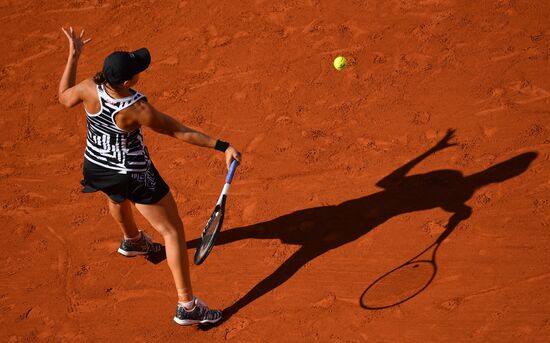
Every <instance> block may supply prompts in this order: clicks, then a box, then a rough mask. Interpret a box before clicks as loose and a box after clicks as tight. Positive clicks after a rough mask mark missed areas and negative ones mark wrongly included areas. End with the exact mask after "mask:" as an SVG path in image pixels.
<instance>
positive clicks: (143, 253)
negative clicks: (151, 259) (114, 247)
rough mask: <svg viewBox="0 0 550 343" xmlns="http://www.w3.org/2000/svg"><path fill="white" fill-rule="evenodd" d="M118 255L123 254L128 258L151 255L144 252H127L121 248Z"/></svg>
mask: <svg viewBox="0 0 550 343" xmlns="http://www.w3.org/2000/svg"><path fill="white" fill-rule="evenodd" d="M118 253H119V254H121V255H124V256H126V257H134V256H139V255H148V254H149V253H148V252H143V251H126V250H122V249H120V248H118Z"/></svg>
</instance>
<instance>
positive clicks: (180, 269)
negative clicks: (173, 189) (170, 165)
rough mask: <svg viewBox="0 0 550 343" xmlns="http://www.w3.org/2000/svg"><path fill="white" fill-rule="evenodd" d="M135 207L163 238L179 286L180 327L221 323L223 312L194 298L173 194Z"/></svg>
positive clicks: (185, 248) (181, 223)
mask: <svg viewBox="0 0 550 343" xmlns="http://www.w3.org/2000/svg"><path fill="white" fill-rule="evenodd" d="M135 206H136V208H137V209H138V210H139V211H140V212H141V214H142V215H143V216H144V217H145V218H146V219H147V220H148V221H149V223H151V225H152V226H153V227H154V228H155V229H156V230H157V231H158V232H159V233H160V234H161V235H162V237H163V238H164V244H165V245H166V260H167V262H168V267H169V268H170V271H171V272H172V276H173V278H174V283H175V284H176V289H177V292H178V300H179V303H178V307H177V308H176V316H175V317H174V320H175V321H176V322H177V323H178V324H181V325H189V324H197V323H215V322H217V321H219V320H220V319H221V311H218V310H210V309H209V308H208V306H206V305H205V304H204V303H203V302H201V301H200V300H199V299H198V298H196V297H195V296H194V295H193V289H192V287H191V278H190V276H189V258H188V256H187V246H186V242H185V233H184V231H183V222H182V221H181V218H180V216H179V213H178V208H177V205H176V202H175V201H174V198H173V197H172V193H170V192H168V193H167V194H166V195H165V196H164V197H163V198H162V199H161V200H160V201H158V202H157V203H155V204H147V205H146V204H138V203H136V204H135Z"/></svg>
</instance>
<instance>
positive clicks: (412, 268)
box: [360, 260, 437, 310]
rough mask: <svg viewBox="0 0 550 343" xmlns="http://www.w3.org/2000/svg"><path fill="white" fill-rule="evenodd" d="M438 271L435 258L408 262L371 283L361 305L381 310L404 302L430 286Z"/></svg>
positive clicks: (369, 308) (362, 297)
mask: <svg viewBox="0 0 550 343" xmlns="http://www.w3.org/2000/svg"><path fill="white" fill-rule="evenodd" d="M436 272H437V266H436V265H435V263H434V261H433V260H418V261H411V262H407V263H405V264H403V265H401V266H399V267H397V268H395V269H393V270H391V271H389V272H387V273H386V274H384V275H382V276H381V277H379V278H378V279H376V280H375V281H374V282H373V283H372V284H370V286H369V287H367V289H366V290H365V291H364V292H363V294H362V295H361V300H360V303H361V307H363V308H365V309H368V310H381V309H384V308H388V307H392V306H396V305H399V304H401V303H404V302H405V301H407V300H409V299H411V298H413V297H415V296H416V295H417V294H419V293H420V292H422V291H423V290H424V289H425V288H426V287H428V285H429V284H430V283H431V282H432V280H433V279H434V277H435V274H436Z"/></svg>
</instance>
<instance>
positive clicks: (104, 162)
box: [84, 85, 150, 174]
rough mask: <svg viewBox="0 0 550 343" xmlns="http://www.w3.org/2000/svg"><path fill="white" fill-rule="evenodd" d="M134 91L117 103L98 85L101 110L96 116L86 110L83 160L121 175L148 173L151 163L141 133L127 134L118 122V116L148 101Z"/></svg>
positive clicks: (135, 131) (117, 100)
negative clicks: (86, 129)
mask: <svg viewBox="0 0 550 343" xmlns="http://www.w3.org/2000/svg"><path fill="white" fill-rule="evenodd" d="M131 91H132V92H133V94H132V95H130V96H128V97H126V98H122V99H115V98H112V97H111V96H109V95H108V94H107V92H106V91H105V88H104V86H103V85H98V86H97V95H98V97H99V102H100V104H101V109H100V110H99V112H98V113H95V114H91V113H89V112H88V111H87V110H86V113H87V116H86V121H87V126H88V133H87V139H86V151H85V152H84V157H85V158H86V159H87V160H88V161H90V162H92V163H94V164H97V165H99V166H102V167H105V168H109V169H114V170H117V171H119V173H121V174H126V173H127V172H141V171H146V170H147V167H148V165H149V161H150V159H149V153H148V151H147V147H146V146H145V144H144V143H143V136H142V134H141V129H140V128H138V129H136V130H134V131H132V132H128V131H125V130H123V129H121V128H120V127H118V126H117V124H116V122H115V116H116V115H117V113H118V112H120V111H121V110H123V109H125V108H128V107H129V106H131V105H133V104H135V103H136V101H138V100H141V99H144V100H147V98H146V97H145V96H144V95H143V94H141V93H139V92H137V91H135V90H133V89H131Z"/></svg>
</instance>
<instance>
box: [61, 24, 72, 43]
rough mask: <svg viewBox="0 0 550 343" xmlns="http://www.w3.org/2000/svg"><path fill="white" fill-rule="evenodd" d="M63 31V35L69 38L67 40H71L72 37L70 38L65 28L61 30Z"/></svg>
mask: <svg viewBox="0 0 550 343" xmlns="http://www.w3.org/2000/svg"><path fill="white" fill-rule="evenodd" d="M61 31H63V33H64V34H65V36H67V38H68V39H69V40H71V36H69V32H67V30H65V28H64V27H62V28H61Z"/></svg>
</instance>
